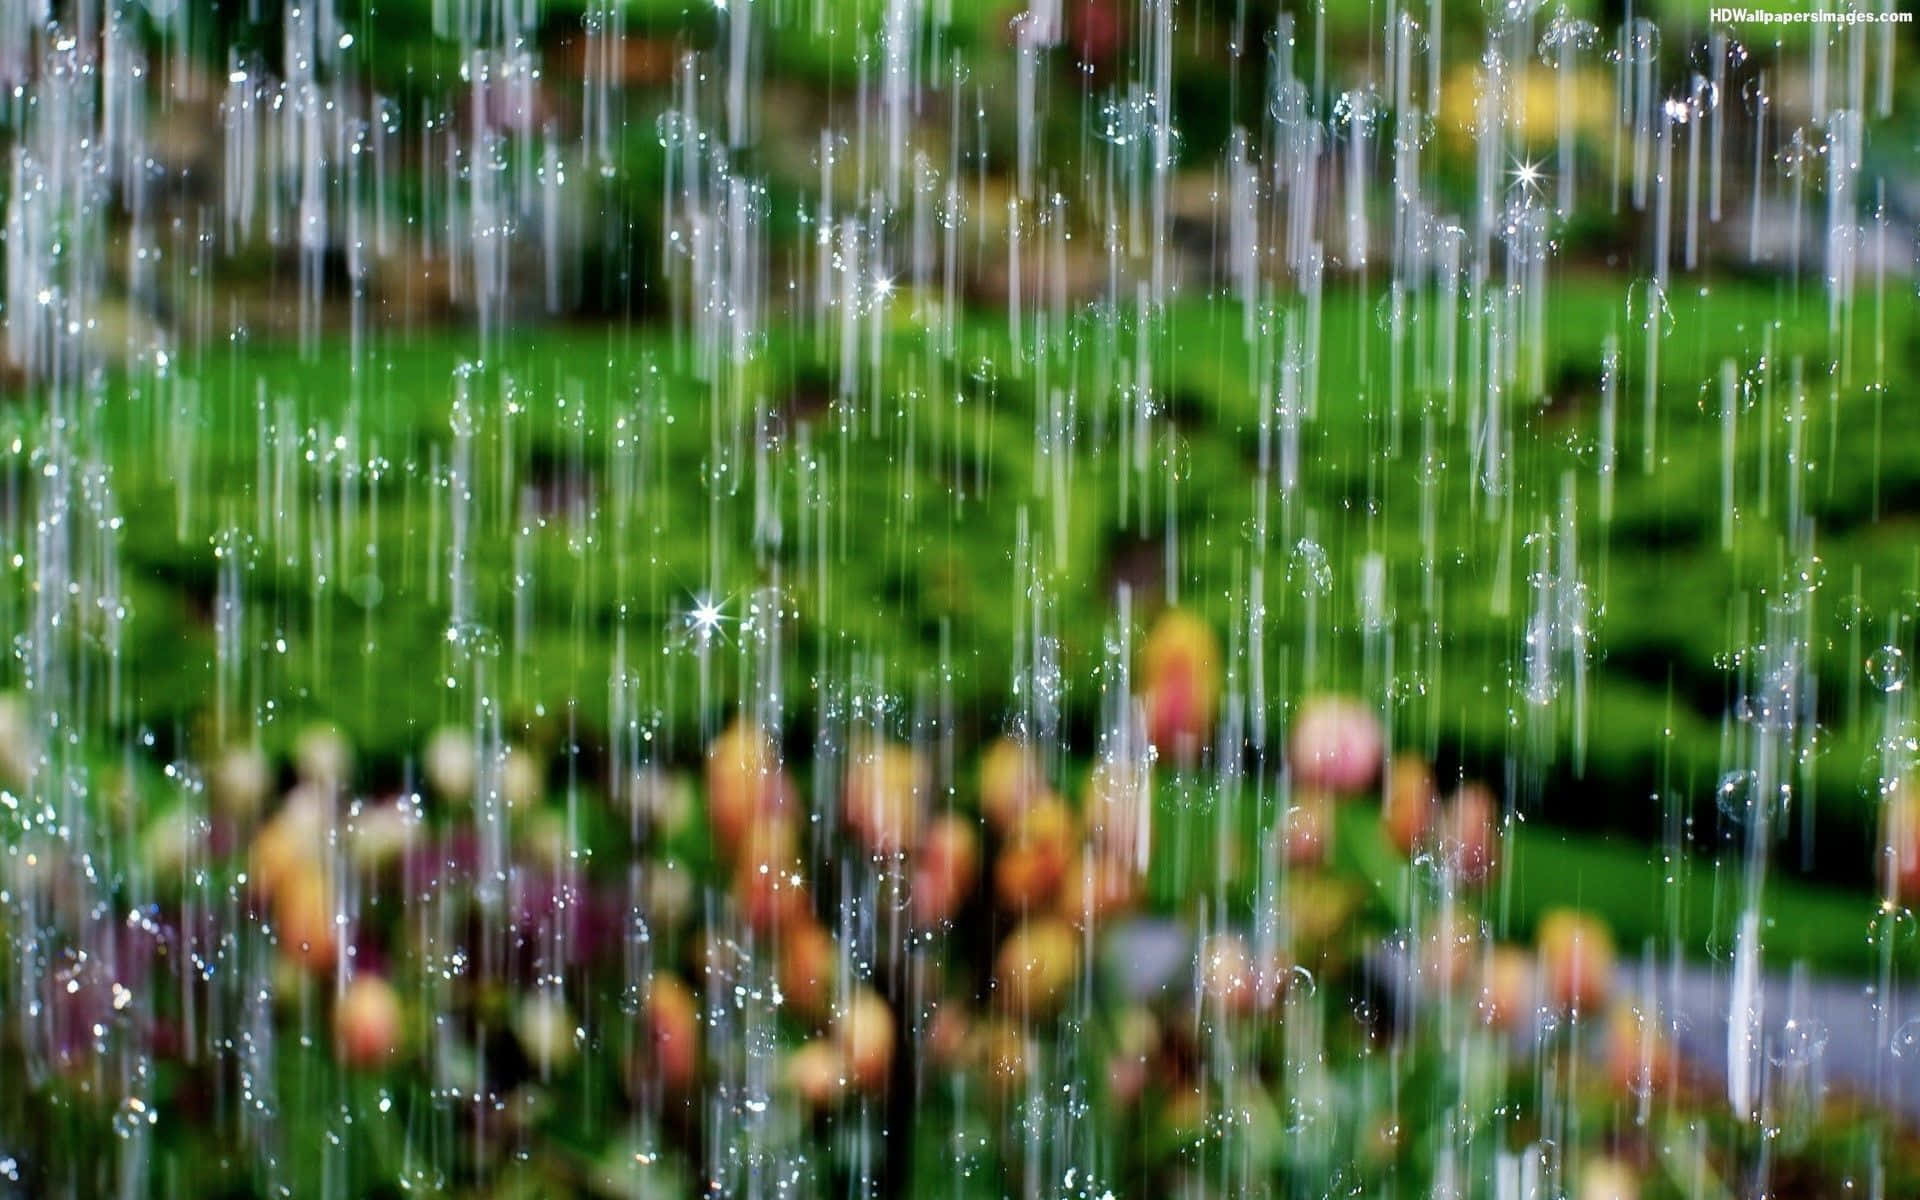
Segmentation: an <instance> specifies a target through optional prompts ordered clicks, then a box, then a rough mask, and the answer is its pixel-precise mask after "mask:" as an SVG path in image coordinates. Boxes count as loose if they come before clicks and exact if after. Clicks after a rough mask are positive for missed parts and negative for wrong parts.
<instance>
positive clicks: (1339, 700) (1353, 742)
mask: <svg viewBox="0 0 1920 1200" xmlns="http://www.w3.org/2000/svg"><path fill="white" fill-rule="evenodd" d="M1383 746H1384V743H1383V742H1382V740H1381V733H1380V719H1379V718H1378V717H1376V716H1374V713H1373V710H1372V709H1371V708H1369V707H1367V706H1366V705H1365V704H1363V703H1361V702H1360V701H1358V700H1355V699H1353V698H1351V697H1348V696H1318V697H1315V698H1313V699H1311V700H1308V701H1307V702H1306V703H1305V704H1303V705H1302V706H1301V708H1300V715H1299V716H1298V717H1297V718H1296V719H1295V720H1294V723H1293V743H1292V747H1291V754H1292V765H1293V780H1294V784H1295V786H1298V787H1306V788H1317V789H1320V790H1323V791H1329V792H1359V791H1364V790H1366V789H1367V788H1369V787H1371V786H1372V785H1373V781H1374V779H1375V778H1376V777H1377V776H1378V775H1379V773H1380V756H1381V754H1382V752H1383Z"/></svg>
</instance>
